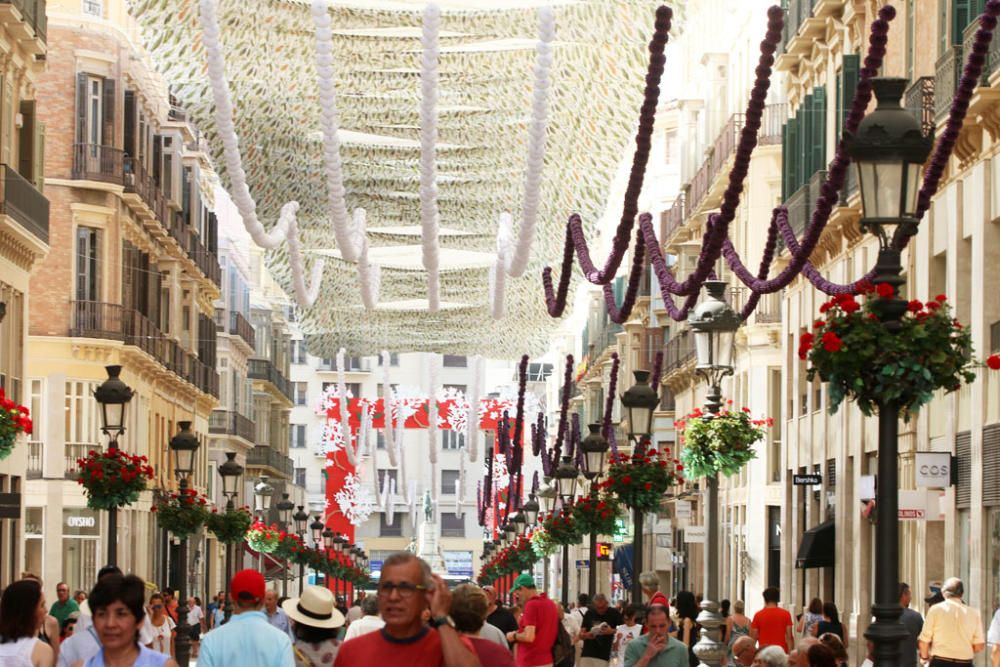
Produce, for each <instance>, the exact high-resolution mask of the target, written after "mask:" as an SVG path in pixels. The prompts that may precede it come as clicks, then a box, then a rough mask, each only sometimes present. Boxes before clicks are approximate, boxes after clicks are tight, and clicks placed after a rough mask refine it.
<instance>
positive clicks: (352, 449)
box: [337, 348, 360, 466]
mask: <svg viewBox="0 0 1000 667" xmlns="http://www.w3.org/2000/svg"><path fill="white" fill-rule="evenodd" d="M346 354H347V352H346V350H344V348H340V350H339V351H338V352H337V399H338V400H337V403H338V405H339V408H340V432H341V433H343V434H344V451H346V452H347V462H348V463H350V464H351V465H352V466H356V465H358V448H359V447H360V442H354V443H352V442H351V413H350V412H349V411H348V409H347V401H348V398H347V379H346V377H345V373H344V356H345V355H346ZM359 435H360V434H359Z"/></svg>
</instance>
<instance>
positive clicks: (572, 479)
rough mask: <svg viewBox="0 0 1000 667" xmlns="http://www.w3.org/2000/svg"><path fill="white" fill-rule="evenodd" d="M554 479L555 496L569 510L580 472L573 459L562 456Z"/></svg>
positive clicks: (565, 594) (565, 566)
mask: <svg viewBox="0 0 1000 667" xmlns="http://www.w3.org/2000/svg"><path fill="white" fill-rule="evenodd" d="M552 476H553V477H554V478H555V495H556V497H558V498H559V502H560V503H561V504H562V507H563V509H569V507H570V506H571V505H572V504H573V500H574V499H575V498H576V485H577V480H578V479H579V477H580V471H578V470H577V469H576V466H575V465H573V459H571V458H570V457H569V456H563V457H562V460H561V461H560V462H559V467H558V468H556V470H555V472H554V473H552ZM562 603H563V606H568V605H569V545H566V544H564V545H563V552H562Z"/></svg>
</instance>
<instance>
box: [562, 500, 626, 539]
mask: <svg viewBox="0 0 1000 667" xmlns="http://www.w3.org/2000/svg"><path fill="white" fill-rule="evenodd" d="M622 514H624V509H623V508H622V504H621V501H619V500H618V498H617V497H616V496H614V495H612V494H610V493H601V492H600V490H598V489H594V490H593V491H591V492H590V494H588V495H586V496H584V497H582V498H580V499H579V500H578V501H576V503H574V504H573V522H574V523H575V524H576V528H577V530H579V531H580V534H581V535H587V534H589V533H595V534H597V535H611V534H613V533H614V532H615V519H617V518H618V517H620V516H622Z"/></svg>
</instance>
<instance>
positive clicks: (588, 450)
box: [580, 424, 611, 599]
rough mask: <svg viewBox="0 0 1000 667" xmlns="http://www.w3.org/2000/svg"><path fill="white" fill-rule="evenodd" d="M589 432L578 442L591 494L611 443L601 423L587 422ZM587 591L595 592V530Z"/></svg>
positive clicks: (593, 593)
mask: <svg viewBox="0 0 1000 667" xmlns="http://www.w3.org/2000/svg"><path fill="white" fill-rule="evenodd" d="M587 428H589V429H590V433H588V434H587V437H586V438H584V439H583V440H582V441H581V442H580V449H581V450H583V461H584V463H585V464H586V468H585V469H584V471H583V476H584V477H586V478H587V479H588V480H589V481H590V492H591V494H593V492H594V489H595V486H596V482H597V479H598V478H599V477H600V476H601V472H602V471H603V470H604V458H605V457H606V456H607V454H608V449H610V448H611V443H609V442H608V440H607V438H605V437H604V436H603V435H601V429H602V425H601V424H589V425H588V426H587ZM587 592H588V593H589V594H590V597H591V599H593V597H594V595H595V594H596V593H597V532H596V531H593V530H592V531H590V569H589V570H588V571H587Z"/></svg>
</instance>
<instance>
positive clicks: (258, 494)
mask: <svg viewBox="0 0 1000 667" xmlns="http://www.w3.org/2000/svg"><path fill="white" fill-rule="evenodd" d="M273 495H274V487H273V486H271V484H270V483H269V482H268V481H267V475H261V476H260V477H259V478H258V479H257V483H256V484H255V485H254V487H253V497H254V504H255V506H256V509H257V511H258V512H259V513H260V522H261V523H263V524H267V515H268V512H270V511H271V496H273ZM257 569H258V570H260V573H261V574H264V554H263V553H262V552H260V553H258V554H257Z"/></svg>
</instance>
